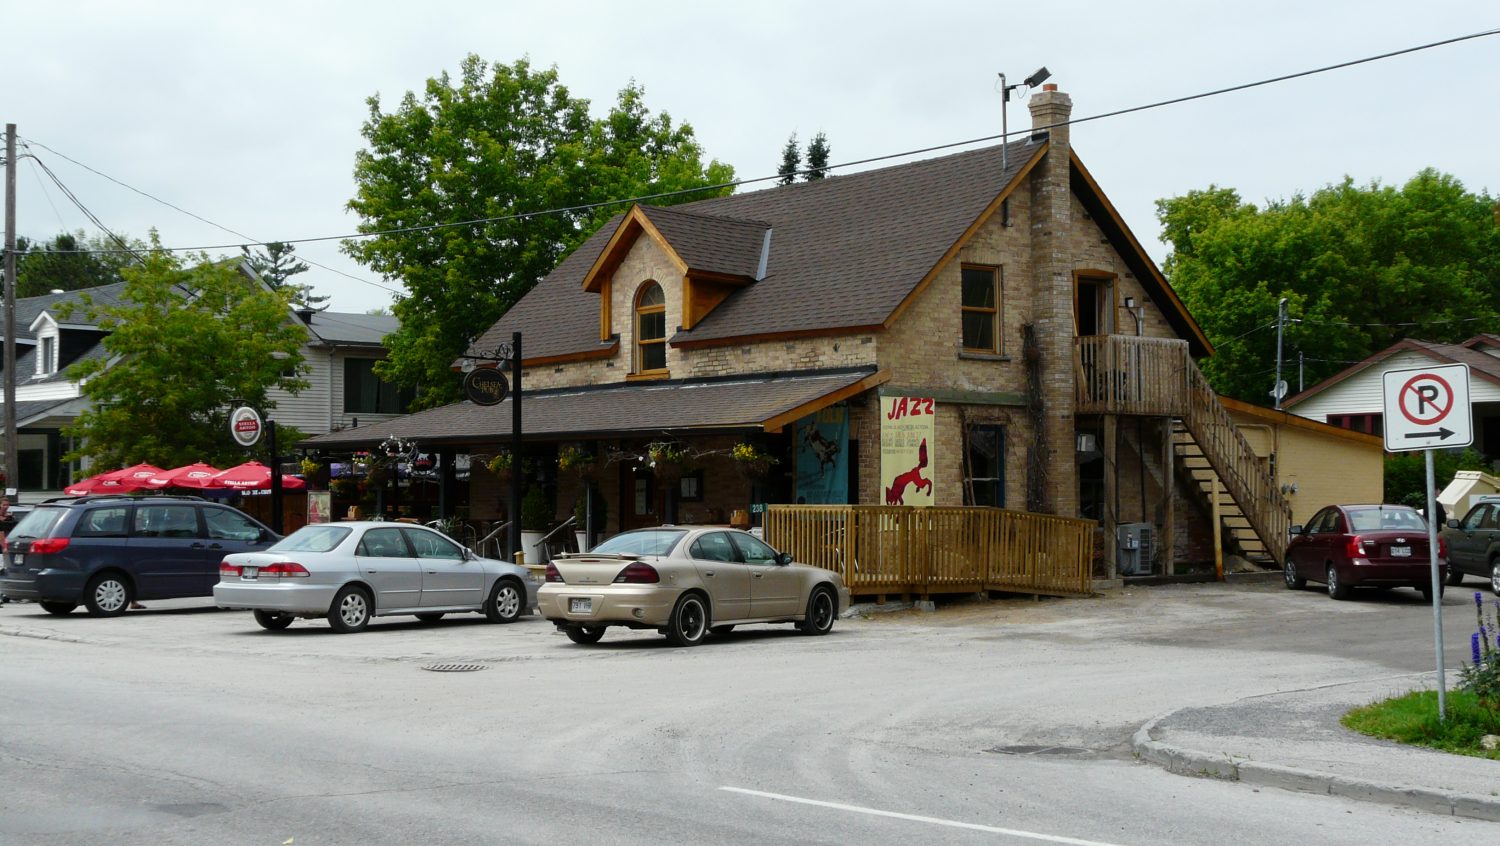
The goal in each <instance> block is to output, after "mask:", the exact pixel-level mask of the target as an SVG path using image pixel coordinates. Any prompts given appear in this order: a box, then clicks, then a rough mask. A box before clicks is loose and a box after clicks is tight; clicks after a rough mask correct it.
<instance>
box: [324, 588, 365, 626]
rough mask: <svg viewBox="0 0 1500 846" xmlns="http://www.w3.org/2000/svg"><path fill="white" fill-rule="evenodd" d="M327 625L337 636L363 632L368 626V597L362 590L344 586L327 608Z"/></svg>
mask: <svg viewBox="0 0 1500 846" xmlns="http://www.w3.org/2000/svg"><path fill="white" fill-rule="evenodd" d="M328 625H330V626H332V627H333V630H334V631H336V632H338V633H339V634H353V633H354V632H361V631H364V629H365V626H368V625H370V595H369V594H368V593H365V591H364V588H361V587H357V586H355V585H344V586H343V587H342V588H340V589H339V592H338V593H337V594H335V595H334V597H333V604H332V605H330V606H329V607H328Z"/></svg>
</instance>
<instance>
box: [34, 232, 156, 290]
mask: <svg viewBox="0 0 1500 846" xmlns="http://www.w3.org/2000/svg"><path fill="white" fill-rule="evenodd" d="M127 243H128V242H127ZM139 245H140V242H138V241H137V242H136V243H135V244H133V245H132V246H139ZM16 252H17V253H18V255H17V257H16V296H17V297H39V296H41V295H43V294H46V293H48V292H50V291H54V290H61V291H76V290H78V289H80V288H94V287H97V286H99V285H110V284H113V283H115V282H119V281H121V279H122V278H123V277H121V276H120V271H121V269H122V268H124V267H127V266H128V265H131V264H134V263H135V261H136V259H135V256H134V255H133V254H131V253H129V252H127V251H125V250H124V249H122V248H121V247H120V245H119V242H117V241H115V240H114V239H112V238H107V237H96V238H89V237H88V236H87V235H86V234H85V233H84V232H83V231H82V230H79V231H77V232H64V233H61V234H59V235H57V236H56V237H54V238H53V239H52V240H50V241H44V242H42V243H40V244H33V243H30V242H29V241H28V240H27V239H25V238H17V239H16Z"/></svg>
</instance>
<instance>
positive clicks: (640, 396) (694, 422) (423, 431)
mask: <svg viewBox="0 0 1500 846" xmlns="http://www.w3.org/2000/svg"><path fill="white" fill-rule="evenodd" d="M875 376H876V373H875V371H874V369H873V368H859V369H844V370H826V371H820V372H811V373H807V374H805V375H788V374H784V373H767V374H758V375H755V376H744V377H734V378H727V379H726V378H716V379H698V380H670V381H661V382H630V383H612V384H609V385H602V386H589V387H583V388H556V389H552V390H547V391H538V392H534V393H533V392H531V391H527V392H526V396H525V398H524V399H523V400H522V402H521V418H522V420H521V422H522V431H523V432H525V436H526V438H528V439H532V440H543V441H550V440H560V439H568V438H583V437H591V436H598V435H604V434H608V435H612V436H616V437H619V436H628V435H630V434H631V433H639V434H642V435H647V434H655V433H662V432H674V431H688V430H696V431H703V430H710V431H712V430H718V431H725V430H748V429H759V428H761V424H763V423H765V422H766V421H768V420H773V419H774V418H777V417H779V416H781V415H784V414H786V413H788V412H792V411H796V410H797V409H801V408H803V407H804V406H807V405H808V404H809V403H815V402H816V401H817V400H819V399H820V398H823V397H828V396H829V395H830V394H833V393H835V392H837V391H839V390H841V389H844V388H849V387H850V386H853V385H856V384H857V383H859V382H861V381H862V380H866V379H872V377H875ZM868 384H870V383H868V382H867V383H866V385H868ZM510 415H511V411H510V400H509V399H506V400H505V401H504V402H502V403H500V404H499V405H493V406H479V405H474V404H473V403H471V402H467V401H465V402H457V403H453V404H451V405H445V406H442V407H441V408H432V409H428V410H426V411H419V412H417V413H415V414H408V415H406V416H405V417H398V418H395V419H393V420H386V421H383V422H380V423H371V424H369V425H366V426H360V427H358V428H354V429H344V430H342V431H338V432H330V433H329V434H326V435H319V436H317V437H315V438H310V439H308V440H305V441H303V442H302V443H301V446H304V447H309V448H324V449H329V448H333V449H338V448H358V447H364V446H368V445H371V444H375V443H379V442H380V441H382V440H384V439H385V438H387V437H388V436H391V435H397V436H400V437H405V438H417V439H419V440H420V441H421V444H422V445H423V446H427V445H429V444H442V443H454V444H477V443H494V442H499V441H507V440H509V439H510V426H511V420H510Z"/></svg>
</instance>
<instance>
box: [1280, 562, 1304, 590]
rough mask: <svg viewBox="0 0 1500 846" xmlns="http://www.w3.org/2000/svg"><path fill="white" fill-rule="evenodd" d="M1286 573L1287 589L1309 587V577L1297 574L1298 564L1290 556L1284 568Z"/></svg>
mask: <svg viewBox="0 0 1500 846" xmlns="http://www.w3.org/2000/svg"><path fill="white" fill-rule="evenodd" d="M1282 570H1284V571H1285V573H1286V589H1287V590H1302V589H1303V588H1305V587H1307V579H1304V578H1302V577H1301V576H1299V575H1297V565H1296V564H1293V563H1292V559H1291V558H1290V557H1288V558H1287V560H1286V566H1284V567H1283V568H1282Z"/></svg>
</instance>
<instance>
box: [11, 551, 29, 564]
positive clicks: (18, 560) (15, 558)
mask: <svg viewBox="0 0 1500 846" xmlns="http://www.w3.org/2000/svg"><path fill="white" fill-rule="evenodd" d="M10 563H12V564H14V565H16V566H17V567H19V566H21V565H22V564H25V563H26V556H24V555H22V554H20V553H16V554H15V555H12V556H11V557H10Z"/></svg>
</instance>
